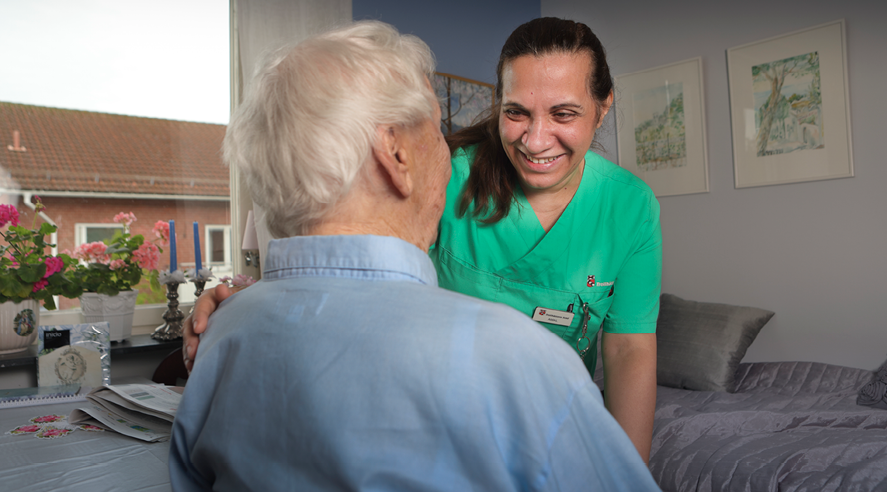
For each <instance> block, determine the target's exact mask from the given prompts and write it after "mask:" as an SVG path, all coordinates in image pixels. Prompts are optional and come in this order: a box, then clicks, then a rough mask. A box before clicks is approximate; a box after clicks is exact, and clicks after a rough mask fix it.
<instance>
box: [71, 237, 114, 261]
mask: <svg viewBox="0 0 887 492" xmlns="http://www.w3.org/2000/svg"><path fill="white" fill-rule="evenodd" d="M107 249H108V246H107V245H105V243H103V242H101V241H96V242H93V243H85V244H81V245H80V246H77V247H76V248H74V255H73V256H74V258H77V259H78V260H83V261H85V262H87V263H101V264H103V265H107V264H109V263H111V257H110V256H109V255H107V254H105V251H106V250H107Z"/></svg>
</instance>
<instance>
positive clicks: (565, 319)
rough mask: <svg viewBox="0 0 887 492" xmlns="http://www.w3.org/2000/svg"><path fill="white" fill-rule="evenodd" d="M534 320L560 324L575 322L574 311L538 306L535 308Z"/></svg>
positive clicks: (565, 324) (567, 324)
mask: <svg viewBox="0 0 887 492" xmlns="http://www.w3.org/2000/svg"><path fill="white" fill-rule="evenodd" d="M533 321H541V322H543V323H551V324H553V325H560V326H570V323H572V322H573V313H570V312H567V311H558V310H557V309H548V308H544V307H537V308H536V309H534V310H533Z"/></svg>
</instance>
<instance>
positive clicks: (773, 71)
mask: <svg viewBox="0 0 887 492" xmlns="http://www.w3.org/2000/svg"><path fill="white" fill-rule="evenodd" d="M751 70H752V85H753V92H754V101H755V102H754V104H755V130H756V132H757V134H756V136H755V143H756V145H757V155H758V157H763V156H768V155H775V154H785V153H789V152H794V151H798V150H805V149H821V148H824V147H825V143H824V140H823V136H824V135H823V126H822V93H821V92H820V80H821V77H820V74H819V53H818V52H816V51H814V52H811V53H807V54H804V55H798V56H793V57H791V58H786V59H784V60H777V61H772V62H769V63H762V64H760V65H754V66H752V67H751Z"/></svg>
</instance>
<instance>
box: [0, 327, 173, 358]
mask: <svg viewBox="0 0 887 492" xmlns="http://www.w3.org/2000/svg"><path fill="white" fill-rule="evenodd" d="M41 319H42V316H41ZM181 346H182V339H181V338H178V339H176V340H154V339H153V338H151V335H150V334H143V335H133V336H131V337H130V338H127V339H126V340H123V341H120V342H111V360H112V361H113V360H114V358H115V357H119V356H121V355H127V354H134V353H138V352H150V351H154V350H166V351H170V352H171V351H173V350H175V349H177V348H179V347H181ZM36 363H37V345H36V344H33V345H31V346H30V347H28V348H27V349H26V350H24V351H22V352H18V353H15V354H4V355H0V368H6V367H21V366H33V365H35V364H36Z"/></svg>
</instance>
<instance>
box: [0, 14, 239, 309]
mask: <svg viewBox="0 0 887 492" xmlns="http://www.w3.org/2000/svg"><path fill="white" fill-rule="evenodd" d="M230 8H231V6H230V4H229V0H189V1H188V2H177V1H174V0H132V1H129V2H117V3H113V2H112V3H107V2H104V1H97V0H83V1H80V2H67V1H64V0H43V1H41V2H11V3H9V4H8V5H4V6H3V15H2V16H0V45H3V46H16V56H15V57H13V58H14V60H11V61H9V62H7V63H3V64H0V80H3V81H4V83H3V84H0V168H2V171H3V172H2V173H0V174H2V175H0V201H2V203H10V204H15V205H16V206H17V207H18V208H19V209H20V210H22V209H23V208H24V204H23V197H26V196H28V195H29V194H33V193H36V194H39V195H40V197H41V199H42V200H43V203H44V204H45V205H46V207H47V208H46V211H45V214H46V216H47V217H48V220H50V221H52V222H54V223H55V224H56V225H57V226H58V227H59V231H58V234H57V239H56V243H57V244H58V250H59V251H64V250H66V249H67V250H71V251H73V249H74V248H75V247H76V246H78V245H80V244H83V243H87V242H93V241H101V240H104V239H106V238H108V237H110V236H111V235H113V233H114V231H116V230H117V229H119V228H120V225H119V224H116V223H113V222H112V220H113V217H114V216H115V215H116V214H117V213H120V212H132V213H134V214H135V215H136V217H137V219H138V220H137V221H136V222H135V223H134V224H133V231H132V232H133V233H134V234H142V235H143V236H145V238H146V239H151V234H152V233H151V230H152V228H153V226H154V224H155V223H156V222H157V221H169V220H175V221H176V225H177V228H176V229H177V234H176V238H177V241H176V244H177V256H178V264H179V265H180V268H182V269H187V268H193V266H194V262H195V254H194V253H195V251H194V248H195V241H194V237H193V229H192V227H191V224H192V222H198V223H199V225H200V226H203V225H205V224H212V225H213V226H212V227H214V228H216V229H219V230H222V231H223V233H224V234H227V237H228V239H227V241H226V239H225V237H223V239H222V241H221V243H220V244H223V245H224V244H228V245H229V246H227V249H225V250H223V253H222V254H223V255H226V256H225V257H224V258H225V259H224V260H223V262H222V263H220V267H221V266H223V265H228V266H229V270H230V265H231V249H230V243H231V241H230V226H227V224H230V223H231V222H230V220H231V217H230V215H231V213H230V202H231V197H230V195H231V192H230V172H229V170H228V168H227V167H225V166H223V165H222V163H221V159H220V152H219V148H220V145H221V141H222V138H223V137H224V132H225V125H226V124H227V122H228V116H229V112H230V104H231V92H230V88H229V87H230V80H231V78H230V68H229V65H230V46H231V44H230V39H229V38H230V23H229V12H230ZM109 40H110V41H109ZM123 47H125V49H124V48H123ZM60 73H63V74H64V76H62V77H60V76H59V75H58V74H60ZM226 227H228V230H227V232H224V231H225V228H226ZM201 231H204V229H203V228H201ZM207 232H208V231H207ZM200 239H202V240H203V241H206V244H207V246H208V243H209V242H210V239H209V237H203V238H200ZM201 244H204V243H201ZM168 265H169V251H168V250H165V251H164V253H163V254H162V256H161V264H160V268H161V269H165V268H168ZM214 270H215V269H214ZM213 284H214V282H210V283H207V287H210V286H212V285H213ZM186 287H192V286H190V285H187V286H185V285H183V286H181V287H180V289H179V293H180V302H182V303H187V302H188V301H189V300H193V287H192V288H191V289H190V290H191V292H190V293H189V292H188V289H187V288H186ZM139 289H140V295H139V302H140V303H156V304H157V311H158V312H159V313H162V311H163V309H161V308H164V309H165V307H166V306H165V304H166V296H165V295H164V294H163V293H162V292H161V293H154V295H152V296H150V297H143V296H142V292H141V291H142V290H143V289H142V288H141V287H140V288H139ZM145 290H147V291H148V292H149V293H150V289H145ZM58 304H59V306H60V308H62V309H75V308H78V307H79V302H78V300H76V299H73V300H68V299H61V300H60V301H59V303H58ZM137 313H138V309H137ZM77 317H78V318H79V314H77ZM60 319H62V318H60ZM65 319H67V318H65ZM41 321H44V322H45V323H49V324H60V323H61V321H60V322H56V321H54V320H53V319H52V317H49V318H46V319H45V320H44V319H42V318H41ZM160 321H161V320H160V319H159V314H158V315H157V322H156V323H155V322H154V321H151V323H154V325H155V326H156V325H157V324H159V322H160ZM64 322H65V323H67V322H69V321H64ZM73 322H77V321H73ZM146 324H147V323H146Z"/></svg>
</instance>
